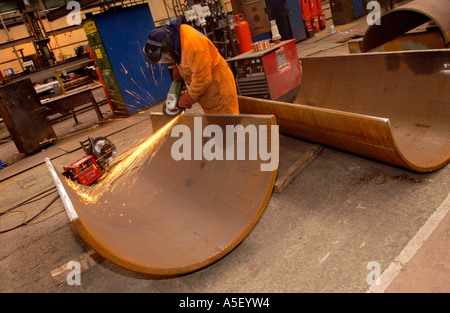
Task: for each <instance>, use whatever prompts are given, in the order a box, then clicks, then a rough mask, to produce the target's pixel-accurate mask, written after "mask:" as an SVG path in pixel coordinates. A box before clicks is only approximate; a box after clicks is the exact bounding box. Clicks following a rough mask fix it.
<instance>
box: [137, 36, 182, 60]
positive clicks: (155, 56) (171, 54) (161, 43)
mask: <svg viewBox="0 0 450 313" xmlns="http://www.w3.org/2000/svg"><path fill="white" fill-rule="evenodd" d="M169 33H170V31H169V28H168V27H162V28H157V29H153V30H151V31H150V33H149V35H148V40H147V42H146V44H145V46H144V54H145V56H146V57H147V59H148V60H149V61H150V62H152V63H168V64H170V63H174V62H175V60H176V59H175V51H174V50H173V48H172V47H170V45H169V43H168V42H169Z"/></svg>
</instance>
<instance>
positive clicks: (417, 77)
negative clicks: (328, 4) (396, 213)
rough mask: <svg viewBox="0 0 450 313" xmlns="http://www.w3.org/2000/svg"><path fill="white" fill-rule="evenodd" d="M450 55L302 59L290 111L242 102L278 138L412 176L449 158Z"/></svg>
mask: <svg viewBox="0 0 450 313" xmlns="http://www.w3.org/2000/svg"><path fill="white" fill-rule="evenodd" d="M446 64H450V51H449V50H434V51H411V52H404V53H368V54H359V55H346V56H336V57H319V58H305V59H302V66H303V82H302V85H301V88H300V91H299V93H298V95H297V99H296V100H295V103H294V104H290V103H282V102H274V101H269V100H259V99H254V98H245V97H239V107H240V111H241V112H242V113H254V114H256V113H257V114H262V113H266V114H273V115H275V116H276V118H277V121H278V123H279V125H280V131H281V132H284V133H286V134H290V135H293V136H296V137H299V138H304V139H307V140H311V141H314V142H318V143H322V144H324V145H327V146H331V147H335V148H338V149H342V150H344V151H349V152H352V153H355V154H359V155H362V156H366V157H369V158H372V159H376V160H379V161H382V162H386V163H389V164H393V165H396V166H400V167H403V168H407V169H410V170H412V171H416V172H432V171H435V170H437V169H439V168H441V167H443V166H445V165H446V164H447V163H448V162H449V157H450V137H449V135H450V123H449V121H450V75H449V74H450V73H449V71H448V69H447V65H446Z"/></svg>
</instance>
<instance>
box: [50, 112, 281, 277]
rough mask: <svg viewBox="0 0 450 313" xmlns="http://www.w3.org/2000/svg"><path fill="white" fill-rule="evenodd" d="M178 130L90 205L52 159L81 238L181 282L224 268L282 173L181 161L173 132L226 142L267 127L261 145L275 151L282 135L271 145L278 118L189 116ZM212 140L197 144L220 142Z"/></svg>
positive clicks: (115, 258)
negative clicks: (229, 132)
mask: <svg viewBox="0 0 450 313" xmlns="http://www.w3.org/2000/svg"><path fill="white" fill-rule="evenodd" d="M199 120H200V121H201V122H202V124H201V125H202V126H200V127H199V124H198V121H199ZM174 123H175V125H172V126H171V128H169V130H167V129H166V128H162V129H161V130H160V131H163V130H164V129H165V130H166V132H165V133H163V135H161V133H159V134H160V135H159V136H162V137H161V140H158V144H160V145H159V148H157V149H156V150H155V147H152V148H148V149H146V150H145V154H146V156H145V157H144V158H143V159H142V161H141V162H139V166H138V167H139V168H138V169H136V168H134V167H133V168H132V169H131V170H132V172H131V173H129V174H126V173H125V172H123V173H121V175H120V177H119V178H118V179H117V180H115V181H114V182H112V183H111V184H108V185H107V188H103V189H102V188H100V190H99V191H98V193H96V195H99V198H98V199H96V201H94V202H93V203H92V204H86V203H85V202H84V201H83V197H82V196H81V193H80V192H79V191H75V190H74V189H73V188H72V187H71V186H69V184H68V182H67V181H66V179H65V178H64V177H63V176H62V175H61V174H60V173H59V171H57V170H55V168H54V167H53V165H52V164H51V162H50V161H49V160H46V162H47V165H48V168H49V171H50V173H51V176H52V178H53V179H54V182H55V184H56V186H58V190H59V192H60V195H61V198H62V200H63V202H64V205H65V207H66V208H67V212H68V214H69V218H70V220H71V221H72V223H73V225H74V226H75V228H76V230H77V231H78V232H79V234H80V235H81V237H82V238H83V239H84V240H85V241H86V242H87V243H88V244H89V245H90V246H91V247H92V248H93V249H94V250H96V251H97V252H98V253H99V254H100V255H101V256H103V257H104V258H105V259H108V260H110V261H112V262H113V263H115V264H117V265H119V266H122V267H124V268H126V269H129V270H133V271H137V272H141V273H147V274H152V275H179V274H184V273H188V272H192V271H195V270H198V269H201V268H203V267H205V266H208V265H210V264H212V263H214V262H216V261H218V260H219V259H220V258H222V257H223V256H225V255H226V254H227V253H229V252H230V251H232V250H233V249H234V248H235V247H236V246H237V245H238V244H239V243H240V242H242V240H244V238H245V237H246V236H247V235H248V234H249V232H250V231H251V229H252V228H253V227H254V226H255V224H256V223H257V221H258V220H259V218H260V216H261V214H262V213H263V210H264V208H265V206H266V204H267V202H268V200H269V197H270V195H271V193H272V189H273V185H274V182H275V178H276V173H277V171H276V169H275V170H272V171H261V169H260V165H261V164H262V163H263V162H264V163H265V161H262V160H261V158H259V157H258V158H257V159H256V160H251V159H250V158H248V157H247V158H246V159H245V160H229V159H224V160H211V161H208V160H206V159H205V158H199V159H197V160H179V161H176V160H175V159H174V158H173V156H172V152H171V151H172V146H173V145H174V143H175V142H176V141H178V140H180V137H181V135H180V134H178V136H173V137H172V135H171V129H173V127H176V126H177V125H184V127H185V129H186V128H187V129H189V130H190V131H191V132H192V136H195V135H194V132H198V131H199V132H203V130H204V129H205V128H206V127H207V126H209V125H215V126H214V127H216V128H215V129H216V130H218V129H217V127H219V129H221V130H222V131H223V134H224V136H225V133H226V129H227V126H236V125H243V126H244V127H246V126H248V125H255V127H259V126H264V125H266V126H267V127H268V128H269V132H268V133H267V136H268V138H259V140H265V139H268V143H269V147H268V151H270V150H271V149H277V148H278V133H277V134H276V136H273V138H274V139H275V141H274V142H271V140H270V138H272V135H271V132H270V129H271V128H272V127H271V125H275V124H276V121H275V118H274V117H273V116H251V115H195V114H183V115H181V116H179V118H178V120H177V121H176V122H174ZM196 123H197V124H196ZM198 134H199V133H197V135H198ZM217 135H218V134H215V135H214V136H217ZM154 136H155V135H154ZM214 138H215V139H211V138H210V137H207V138H203V139H200V141H196V142H195V143H194V142H193V144H194V145H195V144H205V143H206V142H208V141H209V140H218V141H217V143H219V142H220V139H219V137H214ZM194 140H195V139H194ZM237 142H238V141H235V142H234V143H233V144H232V146H235V145H237ZM228 148H230V145H227V146H226V147H225V146H224V149H228ZM235 148H236V147H235ZM246 148H247V149H248V148H249V146H248V143H247V145H246ZM193 149H194V148H193ZM235 151H236V150H235ZM192 152H193V153H194V151H192ZM276 156H277V157H278V154H277V155H276ZM122 162H123V161H122ZM119 164H120V163H119ZM106 176H107V175H106ZM99 184H101V182H99ZM99 186H100V187H101V185H97V186H91V187H89V188H88V190H89V189H90V188H96V187H99ZM100 192H102V193H100Z"/></svg>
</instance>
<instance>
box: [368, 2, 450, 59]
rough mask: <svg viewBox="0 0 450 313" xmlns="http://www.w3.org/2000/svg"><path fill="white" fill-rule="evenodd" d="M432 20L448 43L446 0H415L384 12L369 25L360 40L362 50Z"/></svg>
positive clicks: (449, 12)
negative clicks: (378, 22)
mask: <svg viewBox="0 0 450 313" xmlns="http://www.w3.org/2000/svg"><path fill="white" fill-rule="evenodd" d="M429 21H432V22H434V23H435V24H436V25H437V26H438V27H439V29H440V31H441V34H442V38H443V39H444V42H445V45H446V46H448V45H449V44H450V5H449V1H448V0H433V1H430V0H415V1H412V2H410V3H407V4H405V5H402V6H400V7H398V8H396V9H394V10H392V11H389V12H387V13H386V14H384V15H383V16H382V17H381V19H380V24H379V25H377V24H374V25H371V26H370V27H369V28H368V29H367V31H366V33H365V34H364V39H363V42H362V49H363V51H364V52H369V51H371V50H373V49H375V48H376V47H378V46H380V45H382V44H384V43H386V42H388V41H391V40H393V39H395V38H397V37H398V36H401V35H403V34H405V33H407V32H408V31H410V30H413V29H414V28H416V27H418V26H420V25H422V24H424V23H426V22H429Z"/></svg>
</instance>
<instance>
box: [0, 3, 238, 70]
mask: <svg viewBox="0 0 450 313" xmlns="http://www.w3.org/2000/svg"><path fill="white" fill-rule="evenodd" d="M146 2H147V3H148V4H149V6H150V11H151V13H152V16H153V19H154V21H155V23H156V25H157V26H158V25H159V24H160V23H161V22H163V21H165V20H167V19H168V16H169V17H170V18H172V17H175V14H174V12H173V10H171V9H170V8H171V7H170V6H169V7H168V8H167V10H166V7H165V6H164V0H147V1H146ZM169 2H170V3H171V1H167V0H166V3H169ZM224 5H225V7H226V10H227V12H229V11H232V10H233V9H232V6H231V0H224ZM90 11H94V12H95V10H89V11H87V10H85V11H83V12H82V17H83V18H84V14H85V13H87V12H90ZM97 11H98V10H97ZM43 23H44V27H45V29H46V31H47V32H48V31H52V30H57V29H61V28H64V27H67V26H69V25H68V24H67V21H66V18H60V19H57V20H55V21H53V22H49V21H47V20H46V19H44V20H43ZM8 31H9V34H10V36H11V39H12V40H17V39H21V38H25V37H28V36H29V34H28V32H27V30H26V28H25V26H24V25H23V24H20V25H14V26H8ZM7 41H8V38H7V36H6V32H5V31H4V30H3V29H1V30H0V42H1V43H4V42H7ZM87 43H88V42H87V38H86V35H85V33H84V30H83V28H80V29H77V30H73V31H70V32H66V33H64V34H60V35H56V36H50V46H51V48H52V49H53V52H54V54H55V57H56V60H57V61H62V60H64V59H67V58H69V57H73V56H75V55H76V53H75V48H77V47H78V46H82V45H86V44H87ZM20 49H23V50H22V52H23V54H24V55H25V56H28V55H32V54H35V53H36V52H35V49H34V47H33V44H32V43H26V44H22V45H17V46H16V50H17V51H19V50H20ZM19 56H20V53H19ZM9 68H12V69H13V71H14V73H20V72H21V71H22V69H21V67H20V63H19V61H18V60H17V58H16V55H15V54H14V50H13V48H8V49H3V50H0V71H1V72H2V73H4V70H6V69H9Z"/></svg>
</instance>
